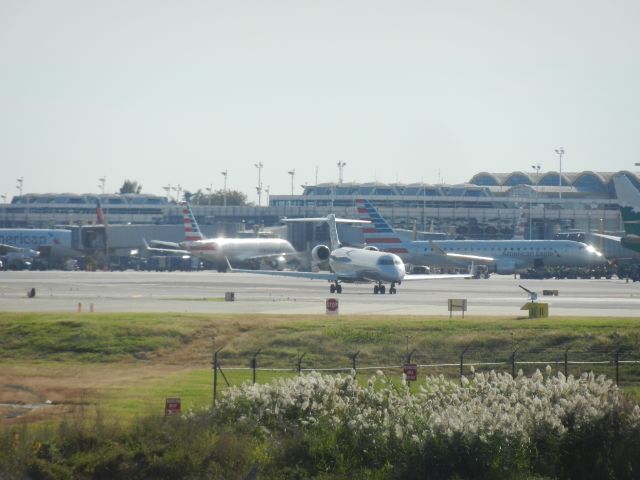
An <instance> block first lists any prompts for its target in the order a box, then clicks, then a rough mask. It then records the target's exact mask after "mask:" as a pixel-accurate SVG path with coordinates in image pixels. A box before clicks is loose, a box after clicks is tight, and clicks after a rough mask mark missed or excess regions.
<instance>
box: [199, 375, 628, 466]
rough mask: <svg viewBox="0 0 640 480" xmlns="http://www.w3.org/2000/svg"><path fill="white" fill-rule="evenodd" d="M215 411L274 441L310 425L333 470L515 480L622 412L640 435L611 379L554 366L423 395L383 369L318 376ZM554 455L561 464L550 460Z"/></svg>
mask: <svg viewBox="0 0 640 480" xmlns="http://www.w3.org/2000/svg"><path fill="white" fill-rule="evenodd" d="M211 414H212V416H213V419H214V420H215V421H216V422H217V423H222V424H224V423H234V422H235V423H236V425H238V426H241V427H243V428H245V429H247V428H248V429H250V430H254V431H255V432H260V433H261V434H262V435H268V436H270V437H272V438H277V437H278V436H280V435H282V434H286V433H287V432H289V433H291V432H302V434H303V437H304V438H305V441H306V442H307V443H308V444H309V445H316V447H317V446H318V445H322V448H315V450H314V453H315V454H316V455H317V456H318V457H321V458H322V461H321V462H320V463H322V465H325V466H328V467H327V468H333V467H331V466H335V465H339V464H341V462H342V463H344V462H345V461H347V462H349V463H350V466H349V467H346V466H345V467H344V468H345V469H347V470H348V468H353V467H354V466H357V467H362V466H368V467H369V468H383V467H384V466H385V465H389V464H393V465H395V466H396V468H399V469H401V470H402V468H406V469H407V471H409V470H411V471H420V469H424V470H425V471H429V472H431V475H432V476H433V477H434V478H438V476H439V475H438V474H437V472H439V471H441V473H442V476H443V477H446V476H447V475H448V473H447V472H449V473H451V472H450V469H451V468H453V467H455V468H457V469H458V474H461V475H463V476H465V472H467V473H473V472H475V473H478V472H488V473H487V475H488V476H490V477H493V478H500V475H502V476H504V478H509V477H511V476H513V475H514V472H529V471H531V470H544V472H543V473H545V474H550V475H551V476H555V475H557V474H558V472H559V471H562V467H561V465H559V464H561V463H562V461H563V460H562V454H560V453H557V452H556V451H555V450H556V449H558V448H560V447H561V446H562V445H568V444H571V442H573V443H575V442H576V439H578V440H579V439H580V438H582V437H580V435H583V434H584V432H590V431H592V430H593V428H594V426H595V425H600V426H601V425H602V422H603V421H606V422H608V421H609V420H610V419H617V421H618V422H619V423H620V426H621V428H623V429H624V431H625V432H626V434H630V435H632V436H634V435H635V436H637V434H638V432H640V408H639V407H638V405H636V404H632V403H631V402H629V401H628V400H627V399H625V397H624V395H623V394H622V392H621V391H620V390H619V389H618V388H617V387H616V386H615V385H614V384H613V383H612V382H611V380H609V379H607V378H605V377H604V376H595V375H593V374H584V375H582V376H580V377H573V376H569V377H565V376H564V375H563V374H562V373H557V374H556V375H553V374H552V372H551V368H550V367H547V369H546V371H545V373H544V374H543V373H542V372H540V371H536V372H535V373H534V374H533V375H532V376H530V377H527V376H524V375H523V374H522V372H519V373H518V375H516V377H515V378H513V377H512V376H511V375H509V374H504V373H496V372H488V373H476V374H474V375H473V377H472V378H466V377H462V378H461V381H460V382H455V381H451V380H447V379H445V378H444V377H442V376H437V377H427V378H426V379H425V382H424V383H422V384H421V385H420V387H419V391H418V392H414V393H412V392H410V390H409V389H408V388H407V387H397V386H395V385H393V384H392V383H391V382H389V381H388V379H387V378H386V377H385V376H384V375H383V374H382V372H378V373H377V374H376V375H374V376H372V377H371V378H370V379H369V381H368V382H367V385H366V386H360V385H359V384H358V382H357V380H356V378H355V376H354V375H335V376H333V375H322V374H319V373H310V374H307V375H301V376H298V377H296V378H289V379H284V378H282V379H278V380H276V381H274V382H273V383H270V384H262V385H261V384H255V385H251V384H244V385H242V386H240V387H233V388H229V389H228V390H226V391H225V392H224V393H223V395H222V397H221V398H220V399H219V400H218V401H217V403H216V406H215V408H214V409H213V410H212V412H211ZM328 438H330V439H331V441H330V442H329V441H327V439H328ZM578 443H579V442H578ZM327 445H330V447H329V446H327ZM576 448H577V447H576ZM636 448H638V447H636ZM327 449H328V450H330V451H327ZM541 449H542V450H541ZM319 450H322V452H319ZM547 450H548V451H547ZM638 453H639V454H640V452H638ZM327 457H332V459H331V460H327ZM317 459H318V458H316V460H317ZM549 460H553V461H552V465H546V466H544V465H543V464H544V463H548V461H549ZM635 461H636V462H637V461H638V460H635ZM452 466H453V467H452ZM416 468H417V470H416ZM629 468H631V467H629ZM498 472H501V474H500V475H497V473H498ZM472 476H473V475H472ZM621 478H624V476H622V477H621ZM630 478H632V477H630Z"/></svg>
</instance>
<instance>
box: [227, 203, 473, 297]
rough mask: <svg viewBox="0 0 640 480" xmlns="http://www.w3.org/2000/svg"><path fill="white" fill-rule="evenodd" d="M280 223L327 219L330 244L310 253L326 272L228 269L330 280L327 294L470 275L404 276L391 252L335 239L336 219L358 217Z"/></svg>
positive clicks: (375, 290)
mask: <svg viewBox="0 0 640 480" xmlns="http://www.w3.org/2000/svg"><path fill="white" fill-rule="evenodd" d="M282 221H283V222H327V223H328V224H329V235H330V238H331V246H330V247H328V246H326V245H318V246H316V247H315V248H314V249H313V250H312V252H311V254H312V256H313V257H314V260H316V261H322V260H328V261H329V268H330V269H331V271H330V272H293V271H276V270H241V269H235V268H232V267H231V263H230V262H229V261H228V260H227V263H228V264H229V270H230V271H231V272H245V273H256V274H263V275H278V276H286V277H298V278H310V279H320V280H327V281H329V282H331V286H330V287H329V291H330V292H331V293H342V285H341V284H342V283H371V282H373V283H374V284H375V285H374V287H373V293H375V294H378V293H385V290H386V288H385V285H384V284H385V283H389V284H390V286H389V293H390V294H392V293H396V285H400V283H401V282H402V281H404V280H437V279H443V278H469V277H470V276H471V275H406V272H405V268H404V263H403V262H402V260H401V259H400V257H398V256H397V255H395V254H393V253H385V252H379V251H378V249H376V248H375V247H367V248H354V247H343V246H342V244H341V243H340V239H339V238H338V229H337V228H336V222H343V223H369V222H363V221H358V220H346V219H336V217H335V215H334V214H329V215H328V216H327V217H326V218H291V219H283V220H282Z"/></svg>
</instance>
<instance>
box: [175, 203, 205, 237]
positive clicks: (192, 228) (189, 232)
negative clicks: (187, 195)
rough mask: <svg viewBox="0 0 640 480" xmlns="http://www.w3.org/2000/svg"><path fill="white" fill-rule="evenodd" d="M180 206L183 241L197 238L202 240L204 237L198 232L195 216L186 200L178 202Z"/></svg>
mask: <svg viewBox="0 0 640 480" xmlns="http://www.w3.org/2000/svg"><path fill="white" fill-rule="evenodd" d="M180 206H181V207H182V219H183V222H184V240H185V242H193V241H197V240H204V239H205V237H204V235H202V232H200V227H198V222H196V217H194V216H193V211H192V210H191V206H190V205H189V204H188V203H187V202H182V203H180Z"/></svg>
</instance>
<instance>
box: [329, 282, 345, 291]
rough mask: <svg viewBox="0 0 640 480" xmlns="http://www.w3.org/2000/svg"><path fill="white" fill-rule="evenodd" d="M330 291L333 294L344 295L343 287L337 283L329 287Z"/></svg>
mask: <svg viewBox="0 0 640 480" xmlns="http://www.w3.org/2000/svg"><path fill="white" fill-rule="evenodd" d="M329 291H330V292H331V293H342V285H340V284H339V283H338V282H337V281H336V282H335V283H332V284H331V286H330V287H329Z"/></svg>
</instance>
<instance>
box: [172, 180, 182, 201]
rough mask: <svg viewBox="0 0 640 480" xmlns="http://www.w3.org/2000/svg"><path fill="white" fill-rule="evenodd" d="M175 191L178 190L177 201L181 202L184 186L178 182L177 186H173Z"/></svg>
mask: <svg viewBox="0 0 640 480" xmlns="http://www.w3.org/2000/svg"><path fill="white" fill-rule="evenodd" d="M173 191H174V192H176V202H178V203H180V198H181V196H182V187H181V186H180V184H178V186H177V187H173Z"/></svg>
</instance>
